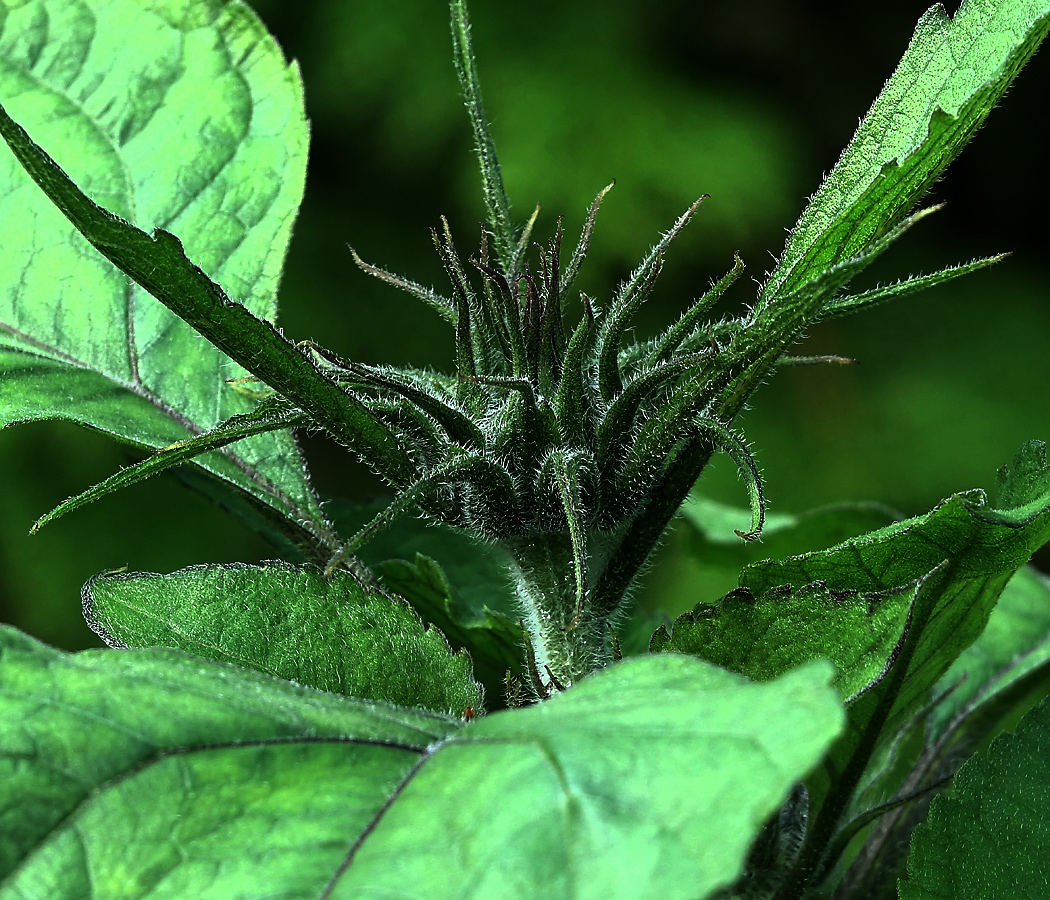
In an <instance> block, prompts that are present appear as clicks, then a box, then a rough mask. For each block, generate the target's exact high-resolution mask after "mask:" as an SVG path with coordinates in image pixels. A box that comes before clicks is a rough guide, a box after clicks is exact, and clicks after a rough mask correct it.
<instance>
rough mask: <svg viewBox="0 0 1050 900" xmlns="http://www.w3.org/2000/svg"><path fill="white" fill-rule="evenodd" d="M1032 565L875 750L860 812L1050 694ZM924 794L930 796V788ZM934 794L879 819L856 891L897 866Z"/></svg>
mask: <svg viewBox="0 0 1050 900" xmlns="http://www.w3.org/2000/svg"><path fill="white" fill-rule="evenodd" d="M1047 582H1048V579H1047V577H1046V576H1045V575H1042V574H1040V573H1039V572H1037V571H1036V570H1035V569H1033V568H1032V567H1031V566H1025V567H1024V568H1022V569H1020V570H1019V571H1018V572H1017V574H1015V575H1014V577H1013V578H1011V579H1010V581H1009V583H1008V584H1007V585H1006V587H1005V589H1004V590H1003V593H1002V595H1001V596H1000V598H999V601H998V603H997V604H996V606H995V608H994V609H993V610H992V613H991V616H990V617H989V619H988V625H987V626H986V627H985V630H984V631H983V632H982V633H981V636H980V637H979V638H977V640H976V641H974V643H973V644H971V645H970V646H969V647H967V648H966V650H964V651H963V652H962V654H961V655H960V656H959V658H958V659H957V660H956V661H955V663H954V664H953V665H952V667H951V668H950V669H949V670H948V672H947V673H946V674H945V675H944V677H943V678H941V680H940V682H938V684H937V685H936V687H935V688H934V691H933V694H934V697H935V701H934V702H932V703H931V704H930V706H929V707H927V708H926V709H925V710H924V711H923V713H922V714H919V715H916V716H915V717H914V719H913V720H912V722H911V723H910V724H909V726H907V728H906V729H902V731H900V732H898V734H897V735H896V736H895V738H894V741H893V743H892V744H887V745H884V746H883V747H881V748H879V750H878V751H877V753H876V755H875V756H874V758H873V760H872V764H871V765H869V767H868V771H867V772H866V773H865V777H864V783H863V784H862V786H861V789H860V790H859V791H858V793H857V798H856V799H855V800H854V802H853V804H852V806H853V807H854V811H855V813H860V814H861V815H860V817H859V818H858V821H863V818H864V815H863V813H864V812H865V811H866V810H868V809H871V808H872V807H877V805H878V804H880V803H881V802H883V801H885V800H889V799H890V798H893V797H897V796H900V795H908V794H914V793H915V792H916V791H922V790H928V789H930V788H933V787H936V786H937V785H939V784H943V782H944V781H945V780H946V779H951V778H953V777H954V776H955V775H956V773H957V772H958V770H959V767H960V766H961V765H962V764H963V763H964V762H965V761H966V760H967V759H968V758H969V757H970V756H971V755H972V754H973V753H974V751H975V750H976V749H977V748H978V747H979V746H981V745H982V744H983V743H984V742H985V741H987V740H988V738H989V737H991V736H992V735H994V734H995V733H996V731H997V730H999V729H1001V728H1002V727H1003V726H1004V724H1005V725H1006V726H1007V727H1009V726H1010V723H1011V722H1013V723H1016V720H1017V719H1018V718H1019V717H1020V715H1021V714H1022V713H1023V712H1025V711H1027V710H1028V709H1030V708H1031V707H1032V706H1033V705H1034V704H1035V703H1038V702H1039V701H1040V700H1041V699H1043V698H1044V697H1045V696H1046V694H1047V680H1048V676H1050V672H1048V669H1050V667H1048V666H1046V665H1045V663H1046V660H1047V657H1048V655H1050V649H1048V645H1050V584H1048V583H1047ZM924 799H925V800H927V801H928V800H929V799H932V795H928V796H927V797H926V798H924ZM928 809H929V805H928V802H924V801H923V800H920V801H918V802H916V801H912V802H910V803H908V804H907V805H906V806H905V807H903V808H900V809H897V810H895V811H893V812H891V813H890V814H889V815H887V816H884V817H883V818H881V819H880V821H879V823H878V825H877V827H876V828H875V829H874V830H872V832H871V833H870V835H869V836H868V838H867V839H866V841H865V846H864V849H863V851H862V852H861V853H860V854H858V857H857V861H856V863H855V864H854V866H853V867H852V868H851V870H850V872H849V876H848V879H847V883H848V884H849V890H847V893H850V892H852V893H851V894H850V895H851V896H853V895H856V896H866V895H868V894H872V893H873V892H874V887H873V886H874V885H878V884H884V885H885V884H889V883H890V882H892V881H894V880H895V879H896V877H897V873H899V872H901V871H902V869H903V865H904V860H905V857H906V855H907V843H908V840H909V839H910V835H911V834H912V832H913V831H914V829H915V826H916V825H917V824H918V823H919V822H922V821H924V820H925V819H926V818H927V813H928Z"/></svg>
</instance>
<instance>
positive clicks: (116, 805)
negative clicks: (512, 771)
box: [0, 627, 458, 900]
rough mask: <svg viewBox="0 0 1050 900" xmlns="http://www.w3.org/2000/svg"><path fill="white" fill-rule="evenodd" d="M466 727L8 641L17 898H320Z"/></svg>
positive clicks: (175, 657)
mask: <svg viewBox="0 0 1050 900" xmlns="http://www.w3.org/2000/svg"><path fill="white" fill-rule="evenodd" d="M457 727H458V723H457V722H455V721H453V720H450V719H448V718H446V717H445V716H440V715H437V714H435V713H426V712H421V711H413V710H405V709H397V708H395V707H391V706H387V705H385V704H373V703H368V702H365V701H355V700H349V699H347V698H345V697H337V696H335V695H332V694H324V693H320V692H318V691H314V690H310V689H308V688H303V687H299V686H297V685H293V684H290V683H289V682H286V681H276V680H274V679H271V678H268V677H266V676H262V675H259V674H256V673H254V672H250V671H248V670H246V669H240V668H236V667H233V666H228V665H224V664H220V663H212V662H206V661H204V660H200V659H194V658H192V657H188V656H185V655H184V654H182V653H179V652H176V651H169V650H126V651H114V650H101V651H100V650H92V651H87V652H84V653H78V654H65V653H60V652H59V651H57V650H52V649H51V648H49V647H45V646H44V645H43V644H40V643H37V642H36V641H34V640H33V639H32V638H29V637H28V636H26V635H23V634H20V633H19V632H17V631H15V630H13V629H11V628H8V627H2V628H0V773H2V775H0V898H3V900H13V898H20V900H29V898H39V900H64V898H69V900H72V898H74V897H88V896H91V897H98V898H101V897H115V896H120V897H122V898H129V900H130V898H141V897H145V896H146V895H149V896H151V897H160V896H169V897H171V896H174V897H189V896H192V897H200V898H202V900H204V898H212V900H230V898H233V897H257V896H259V889H260V886H263V885H264V886H265V890H266V893H267V895H268V896H270V897H275V898H276V897H282V898H289V900H290V898H293V897H295V898H300V897H303V896H318V895H319V894H320V892H321V890H322V889H323V888H324V885H325V883H326V882H327V880H328V879H329V878H330V876H331V874H332V872H333V871H334V870H335V868H336V867H337V866H338V865H339V861H340V859H341V858H342V857H343V855H344V854H345V853H346V848H347V844H348V841H349V840H352V838H351V839H348V837H347V836H348V835H354V834H357V833H359V832H360V831H361V830H362V829H363V828H365V827H367V825H368V823H369V821H371V819H372V818H373V817H374V816H375V815H376V814H377V812H378V811H380V810H381V809H382V808H383V805H384V803H385V802H386V800H387V797H388V796H389V794H390V792H391V791H392V790H394V789H395V788H396V786H397V785H398V783H399V782H400V781H401V780H402V779H403V778H404V777H405V774H406V773H407V772H409V771H410V770H411V769H412V766H413V765H415V764H416V763H417V762H418V760H419V759H420V758H421V756H422V754H423V752H424V751H425V748H426V747H427V746H428V745H430V744H431V743H433V742H434V741H438V740H441V739H442V738H444V737H447V736H448V735H449V734H451V733H453V732H454V731H455V730H456V729H457Z"/></svg>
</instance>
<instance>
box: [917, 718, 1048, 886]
mask: <svg viewBox="0 0 1050 900" xmlns="http://www.w3.org/2000/svg"><path fill="white" fill-rule="evenodd" d="M1048 808H1050V700H1044V701H1043V702H1042V703H1041V704H1040V705H1039V706H1038V707H1037V708H1036V709H1034V710H1032V711H1031V712H1030V713H1028V715H1026V716H1025V717H1024V718H1023V719H1022V720H1021V723H1020V725H1019V727H1018V729H1017V732H1016V733H1015V734H1004V735H1001V736H1000V737H998V738H997V739H996V740H995V741H994V742H993V743H992V746H991V749H990V750H989V751H988V754H987V755H983V754H982V755H978V756H975V757H973V758H972V759H970V760H969V761H968V762H967V763H966V764H965V765H964V766H963V767H962V768H961V769H960V770H959V774H958V775H956V776H955V782H954V784H953V785H952V790H951V793H950V794H949V795H947V796H944V797H938V798H937V799H936V800H934V802H933V805H932V807H931V809H930V818H929V822H928V823H927V824H924V825H920V826H919V828H918V829H917V830H916V832H915V837H914V839H913V841H912V848H911V855H910V856H909V858H908V877H907V880H903V879H902V880H901V882H900V885H899V888H900V897H901V900H987V898H990V897H1045V896H1046V885H1047V860H1048V859H1050V816H1048V815H1047V812H1046V811H1047V809H1048Z"/></svg>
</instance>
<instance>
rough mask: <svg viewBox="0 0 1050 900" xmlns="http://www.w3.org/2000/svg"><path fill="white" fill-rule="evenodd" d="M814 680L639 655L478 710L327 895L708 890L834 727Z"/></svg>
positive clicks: (725, 874)
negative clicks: (496, 709) (531, 699)
mask: <svg viewBox="0 0 1050 900" xmlns="http://www.w3.org/2000/svg"><path fill="white" fill-rule="evenodd" d="M827 674H828V670H827V668H826V667H825V666H823V665H819V664H816V665H813V666H810V667H807V668H806V669H803V670H800V671H798V672H794V673H791V674H790V675H788V676H786V677H785V678H783V679H781V680H779V681H777V682H775V683H773V684H770V685H755V684H752V683H750V682H748V681H746V680H745V679H741V678H739V677H738V676H734V675H731V674H729V673H727V672H723V671H720V670H718V669H715V668H713V667H711V666H707V665H705V664H703V663H700V662H698V661H696V660H691V659H688V658H685V657H678V656H664V657H646V658H637V659H631V660H628V661H626V662H624V663H621V664H619V665H616V666H613V667H611V668H609V669H605V670H603V671H601V672H598V673H596V674H595V675H593V676H591V677H590V678H587V679H585V680H584V681H582V682H581V683H579V684H578V685H577V686H575V687H574V688H572V689H570V690H569V691H567V692H565V693H564V694H561V695H559V696H557V697H555V698H553V699H552V700H550V701H548V702H546V703H542V704H539V705H537V706H534V707H529V708H526V709H520V710H511V711H507V712H502V713H495V714H492V715H489V716H486V717H485V718H484V719H481V720H478V721H477V722H475V723H473V724H472V725H471V726H469V727H468V728H467V729H465V730H464V731H463V732H462V733H461V736H460V737H458V738H453V739H452V740H451V741H449V742H446V743H445V744H443V745H441V746H440V747H438V748H437V749H436V751H435V753H434V754H433V757H432V758H431V760H429V761H428V762H427V763H426V764H425V765H424V766H423V767H421V768H420V769H419V770H418V771H417V773H416V774H415V775H414V777H413V778H412V779H411V780H408V781H406V783H405V784H404V785H403V787H402V789H401V791H400V793H399V795H398V798H397V800H396V802H395V803H394V804H393V805H392V806H391V807H390V808H389V810H388V811H387V812H386V814H385V815H384V816H383V818H382V819H380V820H379V822H378V824H377V826H376V828H375V829H374V830H373V831H372V833H371V834H370V835H369V836H368V837H367V839H366V840H365V841H364V842H363V843H362V844H361V845H360V847H359V848H355V850H354V851H353V852H352V855H351V856H350V857H349V859H348V862H349V865H348V868H347V870H346V872H345V874H343V876H342V877H341V878H340V879H339V880H338V881H337V883H336V887H335V890H334V891H333V893H332V898H333V900H340V898H349V897H354V898H372V897H376V898H378V897H388V896H427V897H431V898H434V900H440V898H444V897H457V898H460V897H462V898H473V897H477V898H486V900H500V898H518V897H576V898H579V900H587V898H606V900H611V898H625V900H626V898H630V900H642V898H650V897H660V898H664V900H675V898H683V900H686V898H688V900H695V898H701V897H707V896H709V894H710V893H711V892H712V891H713V890H715V889H716V888H718V887H720V886H723V885H726V884H729V883H731V882H732V881H734V880H735V879H736V878H737V877H738V876H739V875H740V873H741V869H742V864H743V860H744V856H745V854H746V851H747V848H748V845H749V843H750V841H751V840H752V838H753V837H754V835H755V833H756V831H757V829H758V827H759V825H760V823H761V822H762V820H763V819H764V818H765V817H766V816H767V815H769V814H770V813H771V812H772V811H773V810H774V809H776V807H777V806H778V805H779V804H780V803H781V802H782V801H783V799H784V798H785V797H786V795H787V793H788V791H789V789H790V787H791V785H792V783H793V781H794V780H795V779H797V778H798V777H800V775H801V774H803V773H804V772H805V771H806V770H807V769H809V768H810V767H811V766H813V765H814V763H815V762H816V761H817V760H818V759H819V757H820V754H821V752H822V750H823V748H824V747H826V746H827V743H828V742H829V741H830V740H831V738H832V737H833V736H834V735H835V733H836V732H837V730H838V728H839V726H840V723H841V711H840V709H839V707H838V704H837V702H836V701H835V699H834V694H833V693H832V692H831V691H829V690H828V689H827V688H826V687H825V686H824V681H825V680H826V677H827ZM785 734H791V735H792V740H791V741H785V740H784V739H783V736H784V735H785ZM493 860H498V861H499V864H498V865H493ZM436 873H440V874H436ZM424 886H425V888H426V889H425V890H424V889H423V888H424Z"/></svg>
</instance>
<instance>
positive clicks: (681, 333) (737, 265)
mask: <svg viewBox="0 0 1050 900" xmlns="http://www.w3.org/2000/svg"><path fill="white" fill-rule="evenodd" d="M743 271H744V262H743V260H742V259H741V258H740V254H738V253H734V254H733V268H731V269H730V270H729V271H728V272H727V273H726V274H725V275H723V276H722V278H721V279H719V281H718V282H716V283H715V284H713V285H712V286H711V289H710V290H709V291H708V292H707V293H706V294H704V295H703V296H702V297H701V298H700V299H699V300H697V301H696V302H695V303H694V304H693V305H692V306H691V307H689V309H687V310H686V311H685V312H684V313H682V317H681V318H680V319H679V320H678V321H677V322H675V323H674V325H672V326H671V327H670V328H668V329H667V331H665V332H664V334H663V335H662V336H661V337H660V339H659V343H658V344H657V346H656V349H655V350H653V352H652V354H651V355H650V357H649V365H652V366H655V365H656V364H657V363H661V362H664V361H666V360H668V359H670V358H671V357H672V356H673V355H674V353H675V351H676V350H678V348H679V347H680V346H681V344H682V343H683V341H686V340H688V339H689V337H690V335H692V334H693V333H694V332H695V331H696V330H697V328H698V327H699V324H700V319H701V318H703V317H704V316H705V315H707V313H709V312H710V311H711V309H712V308H713V307H714V305H715V304H716V303H717V302H718V300H719V298H720V297H721V296H722V295H723V294H724V293H725V292H726V291H727V290H728V289H729V287H730V286H731V285H732V284H733V283H734V282H735V281H736V280H737V279H738V278H739V277H740V275H741V274H742V273H743Z"/></svg>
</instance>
